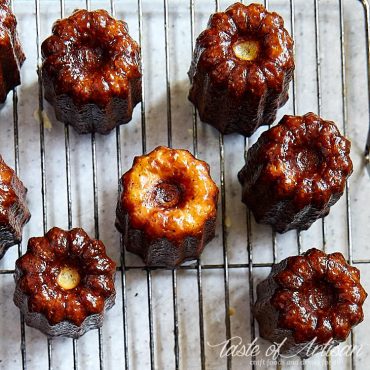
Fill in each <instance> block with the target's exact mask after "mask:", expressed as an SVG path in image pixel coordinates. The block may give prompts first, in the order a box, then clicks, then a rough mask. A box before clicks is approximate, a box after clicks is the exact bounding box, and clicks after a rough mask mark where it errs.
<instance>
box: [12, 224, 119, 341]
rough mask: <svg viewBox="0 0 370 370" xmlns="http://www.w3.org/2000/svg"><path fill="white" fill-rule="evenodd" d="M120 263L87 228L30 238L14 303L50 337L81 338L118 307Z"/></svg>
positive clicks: (18, 271)
mask: <svg viewBox="0 0 370 370" xmlns="http://www.w3.org/2000/svg"><path fill="white" fill-rule="evenodd" d="M115 267H116V265H115V263H114V262H113V261H112V260H111V259H110V258H109V257H108V256H107V255H106V252H105V247H104V245H103V243H102V242H101V241H100V240H93V239H90V238H89V236H88V235H87V234H86V233H85V231H84V230H82V229H79V228H76V229H72V230H70V231H65V230H62V229H59V228H57V227H54V228H52V229H51V230H49V232H48V233H47V234H46V235H45V236H44V237H38V238H31V239H30V240H29V242H28V246H27V252H26V253H25V254H24V255H23V256H22V257H21V258H19V259H18V260H17V261H16V270H15V281H16V289H15V293H14V303H15V304H16V305H17V306H18V307H19V308H20V310H21V312H22V313H23V314H24V318H25V321H26V323H27V324H28V325H29V326H32V327H35V328H37V329H39V330H40V331H42V332H43V333H44V334H46V335H48V336H66V337H71V338H78V337H80V336H81V335H83V334H84V333H85V332H87V331H88V330H91V329H96V328H98V327H100V326H102V324H103V318H104V312H105V311H106V310H107V309H109V308H111V307H112V306H113V305H114V300H115V296H116V292H115V288H114V274H115Z"/></svg>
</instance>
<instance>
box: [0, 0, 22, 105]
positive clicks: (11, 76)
mask: <svg viewBox="0 0 370 370" xmlns="http://www.w3.org/2000/svg"><path fill="white" fill-rule="evenodd" d="M16 27H17V19H16V18H15V15H14V14H13V12H12V11H11V8H10V2H9V1H8V0H0V103H3V102H4V101H5V99H6V96H7V95H8V92H9V91H10V90H12V89H13V88H14V87H16V86H18V85H20V83H21V77H20V69H21V66H22V64H23V62H24V60H25V59H26V57H25V55H24V53H23V50H22V47H21V44H20V42H19V39H18V34H17V29H16Z"/></svg>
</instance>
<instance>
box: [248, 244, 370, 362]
mask: <svg viewBox="0 0 370 370" xmlns="http://www.w3.org/2000/svg"><path fill="white" fill-rule="evenodd" d="M366 297H367V293H366V292H365V290H364V289H363V287H362V286H361V283H360V271H359V270H358V269H357V268H355V267H352V266H350V265H349V264H348V263H347V262H346V260H345V259H344V257H343V255H342V254H341V253H332V254H325V253H324V252H322V251H320V250H318V249H310V250H309V251H307V252H306V253H304V254H303V255H301V256H294V257H288V258H286V259H285V260H283V261H281V262H280V263H278V264H275V265H273V267H272V271H271V273H270V275H269V276H268V278H267V279H266V280H264V281H262V282H261V283H259V284H258V286H257V301H256V303H255V305H254V316H255V317H256V319H257V321H258V324H259V333H260V336H261V337H262V338H264V339H267V340H269V341H271V342H275V343H282V342H283V341H285V342H284V344H283V345H282V347H281V350H280V353H281V354H286V355H298V356H300V357H302V358H308V357H310V356H312V355H313V354H315V353H317V352H318V351H321V350H323V346H324V345H325V344H328V348H331V347H333V346H336V345H338V344H339V343H341V342H343V341H345V340H346V338H347V337H348V335H349V333H350V331H351V329H352V328H353V327H354V326H355V325H357V324H359V323H360V322H361V321H362V320H363V318H364V314H363V311H362V305H363V303H364V301H365V299H366ZM309 342H312V343H314V344H313V345H312V346H311V347H310V346H309V345H308V343H309Z"/></svg>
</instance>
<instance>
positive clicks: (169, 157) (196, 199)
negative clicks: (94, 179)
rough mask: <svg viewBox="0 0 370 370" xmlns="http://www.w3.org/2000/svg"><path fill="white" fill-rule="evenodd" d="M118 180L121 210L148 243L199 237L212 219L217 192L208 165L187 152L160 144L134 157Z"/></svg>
mask: <svg viewBox="0 0 370 370" xmlns="http://www.w3.org/2000/svg"><path fill="white" fill-rule="evenodd" d="M121 182H122V189H123V190H122V194H121V202H122V208H123V210H125V211H126V212H127V213H128V215H129V219H130V223H131V225H132V227H133V228H136V229H140V230H142V231H145V232H146V234H147V235H149V237H150V238H152V239H156V238H167V239H170V240H171V241H173V242H176V241H179V240H182V239H184V238H185V237H188V236H199V235H200V234H201V233H202V231H203V229H204V224H205V223H206V222H207V220H209V219H210V218H215V217H216V212H217V199H218V188H217V186H216V184H215V183H214V182H213V180H212V178H211V176H210V172H209V166H208V164H207V163H205V162H203V161H201V160H198V159H196V158H195V157H194V156H193V155H192V154H191V153H190V152H188V151H187V150H182V149H170V148H167V147H163V146H160V147H158V148H156V149H155V150H153V151H152V152H150V153H149V154H147V155H143V156H140V157H135V159H134V163H133V166H132V168H131V169H130V170H129V171H128V172H126V173H125V174H124V175H123V176H122V179H121Z"/></svg>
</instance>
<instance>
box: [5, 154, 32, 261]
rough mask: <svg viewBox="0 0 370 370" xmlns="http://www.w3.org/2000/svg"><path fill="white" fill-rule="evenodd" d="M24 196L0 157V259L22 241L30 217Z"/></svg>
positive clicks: (19, 185)
mask: <svg viewBox="0 0 370 370" xmlns="http://www.w3.org/2000/svg"><path fill="white" fill-rule="evenodd" d="M26 194H27V189H26V188H25V186H24V185H23V183H22V181H21V180H20V179H19V178H18V176H17V175H16V173H15V172H14V170H13V169H12V168H10V167H9V166H7V164H6V163H5V162H4V160H3V158H2V157H1V156H0V258H2V257H3V256H4V254H5V252H6V251H7V250H8V249H9V248H10V247H11V246H13V245H15V244H17V243H20V242H21V241H22V230H23V226H24V225H25V224H26V223H27V222H28V220H29V219H30V217H31V214H30V211H29V210H28V207H27V204H26Z"/></svg>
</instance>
